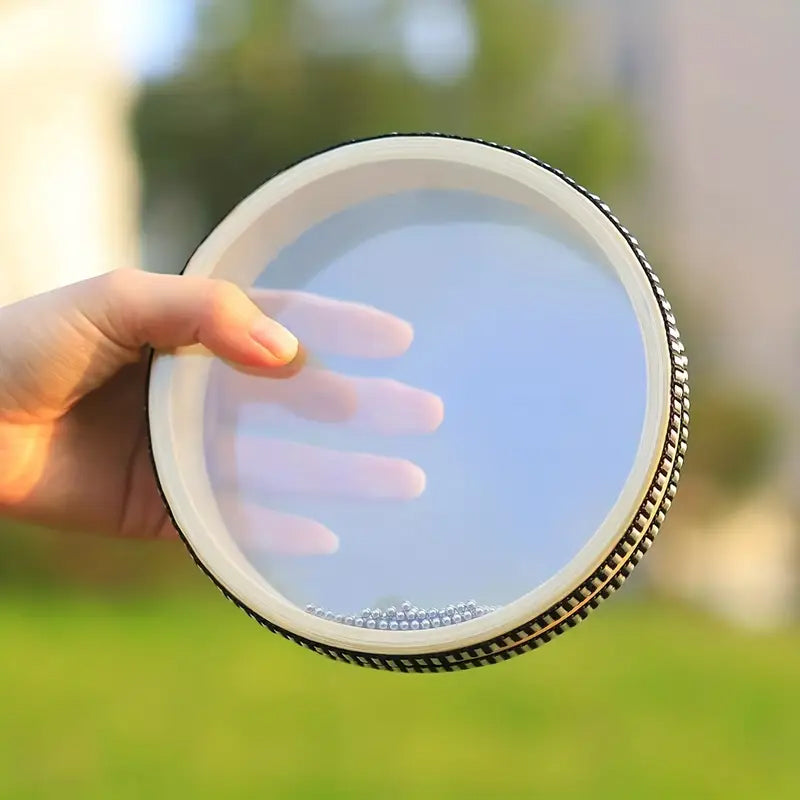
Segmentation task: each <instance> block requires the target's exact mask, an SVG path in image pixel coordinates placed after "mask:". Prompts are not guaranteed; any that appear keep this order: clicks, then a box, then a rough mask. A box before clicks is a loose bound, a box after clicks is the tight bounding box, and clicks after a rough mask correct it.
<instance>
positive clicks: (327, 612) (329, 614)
mask: <svg viewBox="0 0 800 800" xmlns="http://www.w3.org/2000/svg"><path fill="white" fill-rule="evenodd" d="M325 619H333V611H326V612H325Z"/></svg>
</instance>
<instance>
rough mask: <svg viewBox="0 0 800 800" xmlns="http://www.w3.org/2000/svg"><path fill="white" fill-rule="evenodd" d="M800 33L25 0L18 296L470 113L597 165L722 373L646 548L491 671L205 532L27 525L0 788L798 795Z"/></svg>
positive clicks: (19, 30) (368, 4) (546, 6)
mask: <svg viewBox="0 0 800 800" xmlns="http://www.w3.org/2000/svg"><path fill="white" fill-rule="evenodd" d="M798 41H800V5H798V4H797V3H796V2H795V0H765V2H761V3H753V2H750V0H649V1H648V2H640V3H633V2H626V0H561V1H560V2H556V1H555V0H554V1H553V2H540V1H539V0H473V1H472V2H469V1H468V0H291V2H290V1H289V0H138V1H137V2H133V0H131V2H127V0H0V107H1V108H2V109H3V111H2V116H3V119H4V123H3V125H2V126H0V186H1V187H2V191H0V304H5V303H8V302H12V301H14V300H17V299H20V298H22V297H25V296H27V295H30V294H34V293H37V292H40V291H45V290H47V289H50V288H53V287H55V286H58V285H62V284H66V283H69V282H72V281H74V280H78V279H81V278H84V277H88V276H90V275H94V274H98V273H100V272H104V271H107V270H108V269H111V268H114V267H119V266H129V265H140V266H142V267H143V268H145V269H151V270H157V271H163V272H177V271H178V270H180V269H181V267H182V266H183V264H184V263H185V261H186V259H187V257H188V256H189V254H190V253H191V251H192V250H193V248H194V247H195V245H196V244H197V243H198V241H199V240H200V239H202V237H203V236H204V235H205V234H206V233H207V232H208V231H209V230H210V228H211V227H213V225H214V224H215V223H216V222H217V221H218V220H219V219H221V218H222V217H223V216H224V215H225V214H226V213H227V211H228V210H230V208H231V207H232V206H233V205H234V204H235V203H236V202H238V201H239V200H240V199H241V198H242V197H243V196H245V195H246V194H247V193H249V192H250V191H251V190H253V189H254V188H255V187H256V186H258V185H259V184H261V183H262V182H263V181H264V180H266V179H267V178H268V177H269V176H270V175H272V174H273V173H274V172H276V171H277V170H279V169H281V168H282V167H284V166H286V165H287V164H289V163H291V162H293V161H295V160H296V159H298V158H300V157H302V156H304V155H307V154H309V153H311V152H314V151H315V150H318V149H321V148H324V147H326V146H329V145H331V144H334V143H337V142H339V141H341V140H344V139H349V138H355V137H361V136H367V135H371V134H377V133H382V132H387V131H398V130H399V131H419V130H423V131H443V132H451V133H457V134H462V135H467V136H474V137H479V138H484V139H489V140H492V141H497V142H501V143H504V144H508V145H512V146H514V147H518V148H521V149H524V150H526V151H528V152H530V153H533V154H534V155H537V156H539V157H540V158H543V159H544V160H546V161H549V162H550V163H552V164H554V165H555V166H557V167H559V168H561V169H563V170H564V171H566V172H567V173H568V174H570V175H572V176H573V177H574V178H576V179H577V180H578V181H579V182H581V183H582V184H584V185H585V186H587V187H588V188H589V189H590V190H592V191H593V192H597V193H599V194H600V195H601V196H602V197H603V198H604V200H606V201H607V202H608V203H609V204H610V205H611V206H612V208H613V209H614V210H615V211H616V213H617V214H618V216H620V217H621V218H622V220H623V221H624V223H625V224H626V226H627V227H629V228H630V229H632V230H633V231H634V232H635V234H636V236H637V238H638V239H639V240H640V242H641V243H642V245H643V247H644V249H645V251H646V252H647V253H648V255H649V256H650V259H651V261H652V263H653V264H654V266H655V267H656V269H657V271H658V272H659V274H660V275H661V277H662V282H663V283H664V284H665V286H666V288H667V290H668V294H669V296H670V297H671V299H672V300H673V305H674V306H675V307H676V311H677V313H678V320H679V324H680V327H681V329H682V332H683V333H684V338H685V341H686V345H687V349H688V352H689V356H690V365H691V375H692V381H693V424H692V434H691V443H690V451H689V452H690V457H689V459H688V461H687V467H686V469H685V472H684V477H683V480H682V486H681V491H680V493H679V498H678V502H677V503H676V505H675V507H674V509H673V511H672V512H671V515H670V518H669V520H668V522H667V525H666V526H665V528H664V531H663V533H662V534H661V536H660V537H659V540H658V542H657V544H656V546H655V547H654V549H653V551H652V553H651V554H650V555H649V556H648V558H647V559H646V560H645V562H644V563H643V565H642V567H641V568H640V569H639V570H637V572H638V573H640V574H638V575H636V576H635V577H634V580H633V581H632V584H631V585H630V586H629V587H626V589H625V590H624V591H623V592H622V593H621V594H620V595H619V596H618V597H617V598H616V599H615V600H614V601H612V602H611V603H609V604H607V607H604V608H602V610H600V611H599V612H598V613H597V614H596V615H593V616H592V618H591V619H590V620H589V621H588V622H587V623H586V624H585V625H581V626H579V627H578V628H577V629H576V630H575V631H572V632H570V633H568V634H567V635H566V636H564V637H561V638H560V639H559V640H558V641H556V642H554V643H553V644H550V645H548V646H547V647H546V648H544V649H543V650H541V651H539V652H537V653H535V654H533V655H529V656H527V657H524V658H520V659H514V660H512V661H511V662H509V663H507V664H505V665H502V666H499V667H493V668H489V669H484V670H477V671H473V672H470V673H465V674H460V675H445V676H432V677H414V676H411V677H407V676H396V675H383V674H372V673H368V672H365V671H362V670H357V669H355V668H351V667H345V666H340V665H336V664H333V663H329V662H327V661H325V660H323V659H321V658H319V657H315V656H312V655H310V654H308V653H306V652H304V651H301V650H300V649H299V648H295V647H293V646H290V645H288V644H287V643H285V642H283V641H278V640H277V639H275V638H274V637H271V636H269V635H267V634H266V633H265V632H264V631H262V630H261V629H259V628H258V626H256V625H255V624H253V623H252V622H250V621H249V620H247V619H246V618H245V616H244V615H243V614H241V613H240V612H238V611H237V610H236V609H234V608H233V607H232V606H230V604H228V603H226V602H225V601H223V600H222V599H221V598H220V597H219V596H218V595H217V593H216V591H215V590H214V589H213V587H211V586H210V584H208V583H207V582H206V581H205V580H204V579H203V578H202V577H201V576H200V575H199V573H198V572H197V570H196V569H195V568H194V566H193V565H192V564H191V563H190V560H189V558H188V557H187V556H186V554H185V553H184V552H183V551H182V549H181V548H180V547H179V546H177V545H171V544H164V543H141V542H135V543H134V542H120V541H105V540H98V539H92V538H89V537H75V536H64V535H61V534H59V533H57V532H51V531H39V530H27V529H25V530H23V529H21V528H20V527H19V526H12V525H9V524H7V523H0V642H1V643H2V644H1V645H0V647H2V653H3V657H2V659H0V708H2V712H0V716H2V724H0V797H10V798H28V797H31V798H33V797H56V796H57V797H81V798H94V797H98V798H101V797H102V798H107V797H117V798H123V797H137V798H138V797H141V796H143V795H144V794H145V793H149V794H150V795H151V796H154V797H172V796H176V795H178V793H181V794H187V795H188V794H189V793H191V795H192V796H195V797H221V796H225V797H237V798H238V797H256V796H258V797H263V796H265V795H267V796H275V797H284V796H286V797H342V798H358V797H401V796H403V797H405V796H409V795H413V796H418V797H427V796H437V797H486V796H495V795H499V794H501V793H502V794H503V795H504V796H512V797H531V796H536V795H537V793H544V792H547V793H550V794H551V795H554V796H556V797H565V798H567V797H584V796H586V795H587V794H591V795H592V796H595V797H598V798H603V797H612V796H619V795H620V793H622V794H623V795H624V794H625V793H626V787H630V793H631V794H630V796H637V797H638V796H642V797H644V796H646V797H669V798H672V797H692V798H694V797H698V798H706V797H720V796H725V797H730V798H733V797H742V798H750V797H754V796H758V797H768V798H784V797H786V798H789V797H796V796H798V793H800V765H798V763H797V758H796V753H795V749H796V748H795V746H794V745H795V744H796V742H797V740H798V734H800V627H798V612H799V611H800V604H798V584H799V583H800V561H799V560H798V535H799V534H800V515H798V507H797V503H796V501H795V487H796V486H797V483H798V480H800V435H799V433H798V428H799V427H800V426H799V425H798V420H800V400H798V398H800V359H799V358H798V342H800V328H798V319H800V315H798V308H799V307H800V300H799V299H798V297H800V261H799V260H798V259H799V258H800V257H799V256H798V253H800V226H798V225H797V222H796V219H795V217H796V213H797V209H798V208H799V207H800V159H798V157H797V149H796V140H797V137H798V129H799V128H800V105H798V103H797V102H796V93H797V90H796V81H797V77H796V76H797V75H798V74H800V48H798V47H797V42H798ZM634 787H635V788H634Z"/></svg>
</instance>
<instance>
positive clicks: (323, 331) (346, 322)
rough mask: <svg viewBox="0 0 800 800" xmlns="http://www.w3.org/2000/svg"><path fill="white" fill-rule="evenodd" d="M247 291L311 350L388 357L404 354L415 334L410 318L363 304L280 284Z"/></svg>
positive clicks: (261, 307)
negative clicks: (401, 317)
mask: <svg viewBox="0 0 800 800" xmlns="http://www.w3.org/2000/svg"><path fill="white" fill-rule="evenodd" d="M248 294H249V295H250V298H251V299H252V301H253V302H254V303H255V304H256V305H257V306H258V307H259V308H260V309H261V310H262V311H263V312H264V313H265V314H267V316H269V317H272V318H273V319H276V320H278V321H279V322H280V323H281V324H282V325H284V326H286V327H287V328H289V330H291V331H292V332H293V333H294V334H295V335H296V336H297V338H298V339H300V341H301V342H302V343H303V344H304V346H305V347H306V348H308V349H309V350H312V351H315V352H319V353H322V352H325V353H330V354H336V355H342V356H352V357H356V358H389V357H392V356H399V355H402V354H403V353H405V351H406V350H408V348H409V346H410V345H411V341H412V339H413V338H414V329H413V328H412V327H411V324H410V323H408V322H406V321H405V320H403V319H400V317H396V316H395V315H394V314H390V313H389V312H387V311H381V310H380V309H378V308H374V307H373V306H368V305H364V304H363V303H354V302H351V301H347V300H335V299H333V298H330V297H322V296H321V295H317V294H311V293H309V292H298V291H292V290H282V289H251V290H250V291H249V292H248Z"/></svg>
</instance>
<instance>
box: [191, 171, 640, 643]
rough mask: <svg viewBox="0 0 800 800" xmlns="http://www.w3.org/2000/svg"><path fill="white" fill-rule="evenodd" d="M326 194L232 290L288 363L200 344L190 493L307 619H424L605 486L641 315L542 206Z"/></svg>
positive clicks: (554, 562)
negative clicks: (258, 367)
mask: <svg viewBox="0 0 800 800" xmlns="http://www.w3.org/2000/svg"><path fill="white" fill-rule="evenodd" d="M342 206H343V209H342V210H339V211H336V212H335V213H332V214H330V215H327V216H324V218H323V219H321V220H319V221H317V222H315V223H314V224H311V225H310V226H308V227H307V229H306V230H304V231H303V232H301V233H300V235H299V236H297V237H296V238H294V239H293V240H292V241H290V242H289V243H287V244H285V245H284V246H282V247H281V249H280V250H279V251H278V252H277V254H274V255H267V256H265V257H264V260H263V264H261V266H260V269H261V271H260V274H258V275H257V277H256V278H255V280H254V281H253V280H250V279H248V280H247V281H246V282H245V283H243V284H242V285H243V288H245V289H246V290H248V291H249V292H251V293H252V296H253V298H254V299H255V300H256V302H258V303H259V304H260V305H261V306H262V307H263V308H264V309H265V310H267V311H268V312H269V313H270V314H271V315H272V316H274V317H275V318H276V319H278V320H280V321H281V322H282V323H284V324H285V325H286V326H287V327H289V328H290V329H291V330H292V331H293V332H294V333H295V334H296V335H297V336H298V338H299V339H300V341H301V343H302V344H303V348H304V360H303V361H302V365H301V367H300V369H299V371H296V372H294V374H290V375H289V376H288V377H282V378H272V377H264V376H263V375H257V374H248V373H246V372H244V371H241V370H238V369H236V368H234V367H232V366H230V365H228V364H225V363H223V362H221V361H219V360H217V359H213V360H212V363H211V366H210V369H209V371H208V379H207V383H206V384H205V400H204V407H203V408H204V410H203V428H202V429H203V438H204V442H203V452H204V457H205V461H206V469H207V472H208V476H209V480H210V482H211V488H212V491H213V495H214V497H215V499H216V502H217V504H218V507H219V511H220V514H221V516H222V519H223V521H224V523H225V527H226V528H227V530H228V532H229V534H230V537H231V538H232V540H233V542H234V543H235V546H236V547H237V548H238V550H239V551H240V553H241V554H242V555H243V556H244V558H245V559H246V561H247V562H248V563H249V565H250V566H252V568H253V569H254V570H255V571H256V572H257V573H258V575H259V576H261V578H263V580H264V581H265V582H266V583H267V584H269V586H270V587H271V588H272V589H274V590H275V592H277V593H278V594H279V595H281V596H282V597H283V598H285V599H286V600H288V601H289V602H290V603H293V604H295V605H296V606H297V607H298V608H301V609H304V610H306V612H307V613H310V614H316V615H318V616H323V617H324V616H325V615H327V617H328V619H331V618H332V619H334V620H338V621H339V622H341V623H342V624H345V623H347V624H351V625H355V624H356V622H358V620H361V619H364V620H366V619H367V618H370V619H372V618H373V614H372V613H370V614H369V615H362V609H369V610H370V611H371V612H374V611H375V609H378V611H379V612H380V613H379V614H378V615H374V621H373V622H371V623H370V627H375V628H378V627H380V628H384V629H389V630H397V629H398V627H399V626H398V625H396V624H392V617H391V615H390V616H389V617H387V616H386V613H385V612H386V609H394V610H395V614H396V611H397V610H400V609H402V607H403V606H402V604H403V603H404V602H406V603H407V604H408V605H407V606H406V609H408V608H409V606H410V607H413V608H416V609H419V610H423V609H424V610H425V611H426V614H424V615H422V614H418V617H419V619H423V618H424V619H428V620H429V623H428V624H426V625H425V626H423V627H428V625H432V621H433V620H434V619H436V620H437V627H438V626H439V625H441V624H442V622H441V621H442V619H443V618H444V616H446V615H447V614H446V611H447V608H448V607H450V606H452V607H453V608H455V609H456V613H457V609H458V604H459V603H463V604H469V603H470V601H472V603H474V605H465V606H464V608H465V609H467V610H468V611H469V613H470V616H475V615H483V614H489V613H491V611H492V609H495V608H498V607H502V606H506V605H507V604H509V603H511V602H513V601H515V600H517V599H518V598H520V597H522V596H523V595H525V594H526V593H528V592H530V591H531V590H533V589H535V588H536V587H537V586H540V585H541V584H542V583H544V582H545V581H547V580H548V579H550V578H551V577H552V576H553V575H555V574H556V573H558V572H559V570H562V569H563V568H564V567H565V566H566V565H568V564H569V563H570V562H571V561H572V560H573V559H575V558H576V556H577V555H578V553H579V552H580V551H581V549H582V548H583V547H584V546H585V545H586V544H587V542H588V541H589V539H590V538H591V537H592V536H593V535H594V534H595V533H596V532H597V531H598V530H599V529H600V528H601V526H602V525H603V523H604V520H605V519H606V518H607V516H608V515H609V513H610V510H611V509H612V507H614V505H615V503H617V501H618V499H619V497H620V495H621V493H622V492H623V489H624V488H625V486H626V482H627V481H628V479H629V475H630V473H631V469H632V465H633V464H634V461H635V459H636V455H637V451H638V450H639V448H640V444H641V440H642V436H643V423H644V419H645V413H646V405H647V387H648V374H647V359H646V355H645V346H644V342H643V334H642V329H641V325H640V322H639V320H638V319H637V315H636V313H635V311H634V307H633V305H632V303H631V299H630V297H629V294H628V292H627V291H626V288H625V287H624V286H623V282H622V281H621V280H620V277H619V274H618V271H617V269H615V266H614V265H613V264H611V263H610V262H609V258H608V256H607V255H606V253H605V252H604V251H603V249H602V248H601V247H599V246H597V245H596V244H595V243H594V241H593V240H592V238H591V237H590V236H586V235H582V234H580V233H578V232H576V231H577V229H576V226H575V225H574V224H572V222H571V221H570V220H569V219H568V218H567V216H566V215H565V214H563V212H561V211H560V210H559V209H557V208H556V207H555V206H554V205H553V206H548V205H547V204H539V205H536V206H528V205H525V204H523V203H519V202H515V201H512V200H508V199H505V198H502V197H497V196H494V195H492V194H484V193H482V192H480V191H472V190H460V189H450V188H436V187H435V186H432V187H429V186H424V185H423V186H420V187H417V188H413V187H412V188H408V189H402V190H399V191H396V190H392V189H391V187H388V188H387V190H386V193H385V194H381V193H378V194H377V195H375V196H370V197H368V198H366V199H364V200H360V201H358V202H355V203H352V204H348V203H343V204H342ZM427 612H432V613H430V614H429V613H427ZM453 616H454V614H453V613H451V614H450V621H449V622H448V623H447V624H453V622H454V621H453V619H452V617H453ZM460 616H461V617H462V618H463V615H460ZM395 619H396V616H395ZM467 619H469V617H467ZM382 623H383V624H382ZM358 624H359V625H360V626H361V625H365V624H366V622H358ZM390 625H391V627H390ZM403 627H405V626H403ZM414 627H415V629H416V628H417V627H418V626H414Z"/></svg>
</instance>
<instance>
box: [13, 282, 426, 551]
mask: <svg viewBox="0 0 800 800" xmlns="http://www.w3.org/2000/svg"><path fill="white" fill-rule="evenodd" d="M254 301H255V302H254ZM276 311H281V312H283V313H284V315H285V317H286V318H287V319H290V320H292V323H291V324H292V327H293V328H294V329H295V330H296V332H298V333H299V335H300V339H301V340H302V341H303V345H304V348H310V350H311V351H312V352H314V350H315V349H316V348H317V347H319V348H325V349H327V350H331V349H332V350H333V351H335V352H340V353H345V354H347V355H360V356H365V357H385V356H390V355H398V354H400V353H402V352H404V351H405V349H406V348H407V347H408V345H409V344H410V341H411V335H412V333H411V329H410V327H409V326H408V325H407V324H406V323H404V322H402V321H401V320H399V319H397V318H396V317H393V316H391V315H389V314H386V313H384V312H381V311H378V310H376V309H372V308H368V307H365V306H361V305H358V304H351V303H343V302H339V301H334V300H328V299H325V298H320V297H316V296H313V295H307V294H303V293H296V292H277V291H274V292H271V291H260V292H256V293H254V294H253V297H252V299H250V298H248V297H247V295H245V293H244V292H242V291H241V290H239V289H238V288H236V287H234V286H233V285H231V284H228V283H225V282H222V281H214V280H211V279H205V278H195V277H184V276H166V275H153V274H149V273H145V272H140V271H137V270H120V271H117V272H112V273H109V274H108V275H104V276H101V277H99V278H94V279H91V280H88V281H83V282H81V283H78V284H74V285H72V286H68V287H65V288H63V289H59V290H56V291H53V292H49V293H46V294H43V295H38V296H36V297H33V298H30V299H28V300H24V301H21V302H19V303H16V304H13V305H10V306H6V307H4V308H0V464H2V465H3V466H2V471H0V513H2V514H7V515H10V516H14V517H17V518H20V519H24V520H28V521H32V522H37V523H40V524H45V525H50V526H54V527H59V528H65V529H78V530H85V531H96V532H102V533H111V534H117V535H122V536H144V537H168V536H174V535H175V531H174V529H173V527H172V524H171V522H170V520H169V518H168V516H167V514H166V510H165V508H164V506H163V503H162V501H161V498H160V495H159V493H158V490H157V486H156V480H155V476H154V474H153V469H152V464H151V461H150V456H149V453H148V446H147V420H146V417H145V410H144V408H145V403H144V400H145V391H146V386H145V383H146V375H147V350H146V348H147V347H150V346H152V347H154V348H156V349H172V348H176V347H181V346H184V345H191V344H198V343H199V344H202V345H203V346H205V347H206V348H208V350H210V351H211V352H212V353H213V354H214V355H216V356H218V357H220V358H221V359H225V360H226V361H227V362H228V363H229V364H230V365H235V367H236V369H235V370H234V373H233V374H234V375H235V376H240V377H237V378H235V379H234V380H233V381H232V382H231V389H232V392H230V393H227V392H226V397H225V398H223V399H222V403H223V404H228V405H227V406H226V405H223V406H222V407H221V408H222V411H223V413H224V410H225V407H228V408H231V407H232V406H233V404H235V403H237V402H239V401H240V400H241V399H242V397H243V396H245V395H246V396H247V399H248V400H254V401H257V402H259V403H260V404H263V405H264V408H268V404H277V405H281V406H284V407H285V408H288V409H290V410H291V411H292V412H293V413H295V414H299V415H301V416H304V417H308V418H313V419H320V420H323V421H343V420H346V419H348V418H351V417H353V416H354V415H355V412H356V410H357V409H358V410H359V411H360V412H361V411H363V412H365V413H359V415H358V416H359V418H360V419H361V421H362V424H366V425H367V426H369V427H370V428H372V429H374V430H377V431H379V432H395V429H396V428H397V426H398V424H399V425H400V426H401V427H402V428H403V430H404V431H405V432H408V431H418V432H423V431H430V430H434V429H435V428H436V427H437V426H438V424H439V422H440V421H441V416H442V407H441V401H440V400H439V399H438V398H437V397H435V396H434V395H431V394H429V393H427V392H424V391H422V390H418V389H414V388H411V387H407V386H403V385H402V384H399V383H396V382H394V381H384V380H381V379H365V378H347V377H346V376H342V375H337V374H335V373H332V372H329V371H326V370H324V369H321V368H319V367H312V366H304V361H303V357H302V354H301V356H300V357H298V342H297V339H296V338H295V337H294V336H293V335H292V334H291V333H289V332H288V331H287V330H286V329H285V328H284V327H283V326H282V325H280V324H279V323H277V322H275V321H274V320H273V319H271V318H270V317H268V316H266V315H265V313H264V312H266V313H276ZM301 350H302V348H301ZM253 376H258V378H257V379H256V378H254V377H253ZM254 388H255V389H256V391H255V394H253V391H254ZM243 393H244V394H243ZM283 446H284V447H285V446H286V445H283ZM296 447H302V446H301V445H296ZM299 452H300V451H297V450H295V451H294V452H293V453H292V452H289V453H287V452H278V451H277V450H276V451H275V459H274V461H273V463H271V464H270V465H269V468H268V469H266V470H264V472H263V473H262V475H261V478H260V479H259V483H258V484H257V485H251V486H249V487H246V490H247V497H245V498H244V500H245V505H247V504H249V505H251V506H252V505H255V506H258V505H259V499H260V497H261V496H263V495H264V494H266V493H268V492H269V491H270V490H271V489H274V488H275V486H276V485H280V486H282V487H283V488H284V489H285V488H287V487H289V489H290V490H291V491H297V492H312V493H319V492H326V491H329V490H330V489H331V487H332V486H334V483H333V482H332V479H335V486H336V491H337V492H344V493H346V494H349V495H353V494H356V495H359V494H367V495H368V496H374V495H375V493H376V492H378V493H379V494H380V495H381V496H387V497H409V496H414V495H415V494H418V493H419V492H420V491H421V490H422V488H423V486H424V475H422V473H421V470H419V468H418V467H416V466H415V465H413V464H410V463H409V462H406V461H403V460H401V459H391V458H384V457H380V456H370V455H368V454H337V453H331V452H330V451H322V450H319V451H318V450H316V449H313V448H312V449H310V450H309V449H308V448H306V449H305V450H303V460H302V461H298V460H297V456H298V453H299ZM292 458H294V461H293V462H292V461H291V459H292ZM293 464H294V466H293ZM298 464H299V465H301V466H302V468H297V465H298ZM315 465H316V466H315ZM342 475H346V476H347V479H346V480H345V481H344V482H343V481H342V480H341V477H342ZM228 477H231V476H228ZM220 478H221V480H222V482H223V485H224V482H225V479H226V476H225V475H222V476H220ZM287 481H288V483H287ZM223 494H224V493H223ZM261 512H262V513H263V514H264V515H265V517H264V519H265V520H266V521H267V522H268V523H269V524H268V526H267V529H266V530H265V537H266V539H267V542H266V546H267V547H270V548H273V549H279V550H288V551H291V552H328V551H330V550H331V549H333V548H334V547H335V537H333V538H331V537H332V536H333V535H332V534H331V533H330V532H329V531H327V529H325V528H324V527H322V526H321V525H319V523H315V522H312V521H310V520H302V519H301V518H296V517H291V516H290V515H281V514H278V513H277V512H271V511H269V509H262V510H261Z"/></svg>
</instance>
